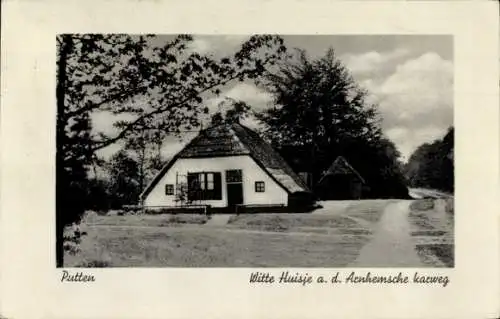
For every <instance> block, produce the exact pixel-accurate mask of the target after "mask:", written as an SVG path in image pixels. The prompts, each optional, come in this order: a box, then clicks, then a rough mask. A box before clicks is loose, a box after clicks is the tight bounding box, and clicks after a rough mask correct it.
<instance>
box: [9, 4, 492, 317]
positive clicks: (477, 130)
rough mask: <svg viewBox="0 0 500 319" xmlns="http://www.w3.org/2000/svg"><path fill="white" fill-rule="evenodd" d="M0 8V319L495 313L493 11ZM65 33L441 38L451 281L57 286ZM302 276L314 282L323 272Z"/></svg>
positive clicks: (164, 275) (169, 278) (156, 279)
mask: <svg viewBox="0 0 500 319" xmlns="http://www.w3.org/2000/svg"><path fill="white" fill-rule="evenodd" d="M2 9H3V10H2V61H1V62H2V83H1V85H2V92H1V97H2V114H1V115H2V116H1V145H2V152H1V169H2V170H1V173H2V175H1V177H2V180H1V181H2V184H1V210H0V213H1V215H0V217H1V222H0V227H1V230H0V236H1V259H0V261H1V265H0V275H1V277H0V285H1V291H0V298H1V299H0V300H1V301H0V314H1V315H3V316H6V317H7V318H16V319H17V318H329V317H332V316H338V317H341V318H347V317H356V318H358V317H361V318H364V317H379V318H410V317H418V318H429V317H432V318H435V317H448V318H486V317H497V316H498V315H499V311H500V307H499V302H498V296H499V295H500V291H499V281H498V280H499V276H498V269H499V236H498V235H499V227H498V226H499V219H498V212H499V209H498V208H499V207H498V195H499V192H498V189H499V183H498V182H499V179H498V177H499V153H498V145H499V130H498V120H499V111H498V110H499V100H498V96H499V95H498V93H499V76H498V71H499V65H498V57H499V55H498V5H497V4H496V3H494V2H451V3H450V2H436V1H433V2H417V1H415V2H413V1H412V2H366V3H365V2H337V3H334V2H328V1H290V0H282V1H231V0H218V1H202V0H196V1H193V0H192V1H169V2H159V1H151V2H147V1H137V2H135V1H134V2H133V1H117V2H113V1H79V2H76V1H44V2H41V3H40V2H35V1H6V2H4V3H3V8H2ZM63 32H96V33H102V32H120V33H143V32H147V33H204V34H206V33H221V34H223V33H231V34H248V33H280V34H395V33H397V34H453V35H454V44H455V57H454V63H455V96H454V98H455V126H456V149H455V151H456V155H455V158H456V183H457V184H456V236H457V238H456V248H457V250H456V268H455V269H451V270H436V271H434V273H440V274H447V275H449V276H450V278H451V283H450V284H449V285H448V286H447V287H446V288H442V287H439V286H417V285H410V286H387V287H379V286H376V285H373V286H367V285H357V286H349V285H343V286H333V287H331V286H329V287H324V286H318V285H313V286H309V287H296V288H290V287H287V286H282V285H275V286H267V287H266V286H251V285H249V284H247V281H248V276H249V273H250V270H249V269H96V270H93V273H94V274H95V276H96V278H97V282H95V283H92V284H61V283H60V282H59V279H60V276H61V271H60V270H56V269H55V268H54V262H53V261H54V250H53V247H54V244H53V242H54V237H53V234H54V215H55V214H54V196H55V193H54V191H55V190H54V150H55V145H54V133H55V130H54V128H55V116H54V114H55V105H56V103H55V76H54V72H55V71H54V70H55V35H56V34H57V33H63ZM341 270H342V271H343V272H344V273H347V271H348V269H341ZM307 271H308V272H309V273H316V274H319V273H324V272H330V273H331V272H333V269H332V270H328V269H316V270H311V269H308V270H307ZM393 271H394V270H391V269H385V270H382V269H381V270H378V271H377V272H378V273H381V274H382V273H390V272H393ZM405 271H406V272H408V273H411V272H412V271H411V270H409V269H406V270H405ZM426 272H429V270H426Z"/></svg>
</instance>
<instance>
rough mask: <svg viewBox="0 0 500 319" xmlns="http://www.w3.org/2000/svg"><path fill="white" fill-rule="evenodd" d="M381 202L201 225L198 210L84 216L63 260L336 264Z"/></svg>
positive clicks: (351, 256) (79, 263) (350, 251)
mask: <svg viewBox="0 0 500 319" xmlns="http://www.w3.org/2000/svg"><path fill="white" fill-rule="evenodd" d="M386 204H387V203H386ZM386 204H385V205H386ZM385 205H384V204H382V203H378V204H377V205H376V206H373V205H372V204H371V203H365V202H353V203H352V204H350V205H349V206H344V208H343V209H333V210H332V209H327V210H326V211H325V212H324V213H321V214H299V213H292V214H285V213H269V214H242V215H237V216H232V217H231V218H230V219H229V221H228V224H227V225H225V226H216V227H214V226H212V227H210V226H208V225H207V226H204V225H203V224H204V223H206V221H207V220H208V217H206V216H204V215H194V214H193V215H187V214H176V215H166V214H160V215H135V214H131V215H123V216H120V215H117V214H114V215H112V216H107V215H104V216H100V215H97V214H88V216H86V217H85V218H84V226H83V228H84V229H85V230H86V231H87V233H88V235H87V236H85V237H84V238H83V239H82V242H81V244H80V245H79V248H80V249H79V252H78V253H77V254H69V253H68V254H67V255H66V256H65V265H67V266H70V267H180V266H182V267H285V266H288V267H344V266H347V265H349V264H350V263H352V262H353V261H354V260H355V259H356V257H357V256H358V254H359V251H360V250H361V248H362V247H363V246H364V245H365V244H366V243H367V242H368V241H369V240H370V238H371V237H370V235H371V234H372V231H373V229H372V228H373V227H374V226H375V224H376V221H378V220H379V218H380V215H381V214H382V212H383V208H384V207H385ZM347 207H349V209H347ZM330 210H331V211H330ZM364 215H366V216H364ZM353 216H354V217H353ZM357 218H358V219H357ZM188 224H189V225H188ZM145 226H146V227H145ZM180 226H185V227H180ZM372 226H373V227H372Z"/></svg>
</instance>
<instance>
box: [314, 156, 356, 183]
mask: <svg viewBox="0 0 500 319" xmlns="http://www.w3.org/2000/svg"><path fill="white" fill-rule="evenodd" d="M331 175H354V176H356V177H357V178H359V180H360V181H361V182H363V183H366V182H365V179H364V178H363V177H362V176H361V175H360V174H359V173H358V171H357V170H355V169H354V167H352V166H351V164H349V162H347V160H346V159H345V158H344V157H343V156H338V157H337V158H336V159H335V161H333V163H332V165H330V167H329V168H328V170H327V171H326V172H325V174H323V176H322V177H321V179H320V180H319V182H318V184H320V183H321V182H322V181H323V180H324V179H325V178H326V177H327V176H331Z"/></svg>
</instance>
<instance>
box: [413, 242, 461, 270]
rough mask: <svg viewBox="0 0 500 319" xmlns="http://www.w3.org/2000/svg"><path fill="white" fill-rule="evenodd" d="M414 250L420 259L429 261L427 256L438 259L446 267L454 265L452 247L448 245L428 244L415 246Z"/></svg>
mask: <svg viewBox="0 0 500 319" xmlns="http://www.w3.org/2000/svg"><path fill="white" fill-rule="evenodd" d="M416 250H417V253H418V255H419V256H420V258H421V259H423V260H424V262H425V261H428V260H429V255H431V256H434V257H436V258H438V259H439V260H440V261H441V262H442V263H443V264H444V265H445V266H446V267H453V266H454V264H455V256H454V245H450V244H440V245H436V244H429V245H417V246H416Z"/></svg>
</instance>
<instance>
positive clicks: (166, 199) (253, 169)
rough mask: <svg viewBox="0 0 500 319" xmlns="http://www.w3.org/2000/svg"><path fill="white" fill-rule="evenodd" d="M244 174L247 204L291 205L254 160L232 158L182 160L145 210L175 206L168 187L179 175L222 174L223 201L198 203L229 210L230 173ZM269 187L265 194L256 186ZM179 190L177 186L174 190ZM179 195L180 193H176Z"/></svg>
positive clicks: (147, 200) (151, 195) (148, 200)
mask: <svg viewBox="0 0 500 319" xmlns="http://www.w3.org/2000/svg"><path fill="white" fill-rule="evenodd" d="M231 169H241V170H242V171H243V204H244V205H255V204H284V205H286V204H287V200H288V194H287V192H286V191H285V190H284V189H283V188H282V187H281V186H279V185H278V184H277V183H276V182H275V181H274V180H272V179H271V178H270V177H269V175H268V174H267V173H266V172H265V171H263V170H262V169H261V168H260V166H258V165H257V163H255V161H254V160H253V159H252V158H251V157H250V156H228V157H214V158H180V159H177V161H176V162H175V163H174V164H173V165H172V167H170V169H169V170H168V172H167V173H166V174H165V175H164V176H163V177H162V179H161V180H160V182H158V183H157V184H156V186H155V187H154V188H153V190H152V191H151V192H150V193H149V194H148V196H147V197H146V198H145V199H144V205H145V206H175V204H176V203H175V201H174V199H175V195H168V196H167V195H165V185H166V184H174V185H175V183H176V173H178V174H180V175H187V173H188V172H193V173H194V172H202V171H207V172H220V173H221V180H222V200H205V201H197V202H196V203H200V204H201V203H203V204H207V205H212V206H213V207H225V206H227V188H226V174H225V173H226V172H225V171H226V170H231ZM256 181H263V182H264V183H265V192H264V193H256V192H255V182H256ZM174 187H175V186H174ZM174 192H175V193H176V192H177V189H175V190H174Z"/></svg>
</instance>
